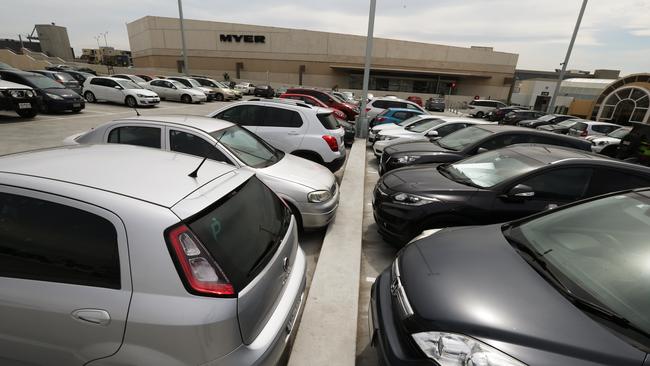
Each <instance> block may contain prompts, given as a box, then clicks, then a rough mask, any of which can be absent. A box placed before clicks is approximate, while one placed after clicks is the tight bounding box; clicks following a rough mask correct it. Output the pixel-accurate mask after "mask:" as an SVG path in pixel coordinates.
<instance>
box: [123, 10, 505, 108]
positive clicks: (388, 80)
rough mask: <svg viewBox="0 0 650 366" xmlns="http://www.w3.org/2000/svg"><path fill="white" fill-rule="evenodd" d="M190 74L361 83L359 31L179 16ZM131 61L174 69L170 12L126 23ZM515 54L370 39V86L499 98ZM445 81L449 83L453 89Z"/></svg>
mask: <svg viewBox="0 0 650 366" xmlns="http://www.w3.org/2000/svg"><path fill="white" fill-rule="evenodd" d="M184 25H185V31H186V40H187V48H188V52H187V53H188V58H189V60H188V64H189V70H190V72H191V73H192V74H207V75H212V76H214V77H218V78H219V79H221V78H222V75H223V74H224V73H226V72H227V73H228V74H229V76H230V77H231V79H235V80H244V81H252V82H257V83H270V84H272V85H274V86H297V85H304V86H310V87H322V88H332V87H334V86H336V87H338V88H340V89H351V90H356V89H361V84H362V78H363V65H364V56H365V44H366V37H364V36H357V35H348V34H339V33H326V32H316V31H307V30H300V29H287V28H276V27H266V26H255V25H245V24H233V23H222V22H211V21H203V20H185V22H184ZM127 30H128V35H129V42H130V46H131V51H132V56H133V63H134V66H136V67H147V68H156V69H168V70H179V69H180V67H181V65H182V63H181V59H182V55H181V53H182V51H181V36H180V25H179V21H178V19H176V18H164V17H152V16H146V17H143V18H140V19H138V20H135V21H133V22H131V23H128V24H127ZM517 59H518V55H517V54H513V53H505V52H496V51H494V50H493V49H492V48H489V47H471V48H464V47H453V46H445V45H437V44H427V43H419V42H409V41H401V40H392V39H383V38H375V40H374V47H373V60H372V70H371V80H370V89H371V90H373V91H378V92H381V93H384V94H397V95H400V94H404V93H406V94H409V95H427V94H438V93H442V94H450V92H451V94H454V95H466V96H472V97H473V96H476V95H478V96H480V97H481V98H492V99H502V100H505V99H507V97H508V92H509V89H510V86H511V84H512V81H513V75H514V71H515V67H516V64H517ZM452 86H455V88H453V87H452Z"/></svg>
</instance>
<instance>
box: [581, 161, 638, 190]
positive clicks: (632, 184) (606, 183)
mask: <svg viewBox="0 0 650 366" xmlns="http://www.w3.org/2000/svg"><path fill="white" fill-rule="evenodd" d="M643 187H650V176H644V175H642V174H639V172H635V171H630V170H628V169H625V170H621V169H616V168H612V167H597V168H594V173H593V175H592V177H591V181H590V182H589V188H588V189H587V194H586V197H594V196H598V195H601V194H606V193H611V192H617V191H624V190H628V189H636V188H643Z"/></svg>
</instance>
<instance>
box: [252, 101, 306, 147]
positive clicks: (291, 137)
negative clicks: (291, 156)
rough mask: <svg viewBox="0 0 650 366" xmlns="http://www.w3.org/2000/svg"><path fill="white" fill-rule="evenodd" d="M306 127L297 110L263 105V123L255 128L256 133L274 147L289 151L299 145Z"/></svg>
mask: <svg viewBox="0 0 650 366" xmlns="http://www.w3.org/2000/svg"><path fill="white" fill-rule="evenodd" d="M307 127H308V126H307V124H306V123H304V122H303V119H302V116H301V115H300V113H298V112H297V111H294V110H291V109H285V108H282V107H264V123H262V125H261V126H260V127H258V128H257V132H256V134H257V135H258V136H260V137H262V138H263V139H264V140H266V142H268V143H270V144H271V145H273V147H275V148H276V149H280V150H282V151H284V152H288V153H290V152H292V151H294V150H297V149H298V148H299V147H300V145H301V143H302V140H303V138H304V137H305V133H306V132H307Z"/></svg>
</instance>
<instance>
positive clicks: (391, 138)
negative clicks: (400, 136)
mask: <svg viewBox="0 0 650 366" xmlns="http://www.w3.org/2000/svg"><path fill="white" fill-rule="evenodd" d="M396 138H397V137H395V136H387V135H379V141H388V140H393V139H396Z"/></svg>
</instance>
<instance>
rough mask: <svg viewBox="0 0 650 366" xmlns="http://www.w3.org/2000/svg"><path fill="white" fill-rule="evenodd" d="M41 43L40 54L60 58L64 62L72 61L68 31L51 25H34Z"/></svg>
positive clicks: (72, 55) (72, 53)
mask: <svg viewBox="0 0 650 366" xmlns="http://www.w3.org/2000/svg"><path fill="white" fill-rule="evenodd" d="M34 29H35V30H36V34H37V36H38V38H37V39H38V40H39V41H40V43H41V52H43V53H44V54H46V55H48V56H53V57H60V58H62V59H64V60H66V61H73V60H74V52H73V51H72V47H71V46H70V38H68V29H67V28H66V27H61V26H58V25H56V24H54V23H52V24H36V26H35V27H34Z"/></svg>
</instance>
